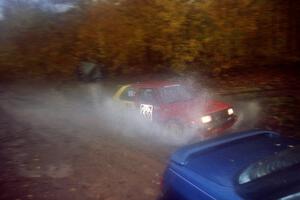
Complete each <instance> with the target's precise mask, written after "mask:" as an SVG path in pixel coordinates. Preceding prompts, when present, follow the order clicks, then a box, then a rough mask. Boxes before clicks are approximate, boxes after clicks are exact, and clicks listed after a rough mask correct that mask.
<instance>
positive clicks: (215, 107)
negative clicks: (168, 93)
mask: <svg viewBox="0 0 300 200" xmlns="http://www.w3.org/2000/svg"><path fill="white" fill-rule="evenodd" d="M229 107H230V105H229V104H227V103H224V102H220V101H216V100H211V99H204V98H201V97H199V98H194V99H192V100H188V101H182V102H176V103H171V104H165V105H164V109H166V110H167V111H168V114H169V115H170V116H169V117H176V118H181V119H183V120H184V121H186V120H188V121H190V120H194V119H199V117H201V116H204V115H208V114H211V113H214V112H218V111H221V110H224V109H228V108H229Z"/></svg>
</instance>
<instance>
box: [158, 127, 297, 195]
mask: <svg viewBox="0 0 300 200" xmlns="http://www.w3.org/2000/svg"><path fill="white" fill-rule="evenodd" d="M299 145H300V142H299V141H298V140H295V139H292V138H288V137H283V136H280V135H279V134H278V133H275V132H271V131H248V132H240V133H234V134H230V135H225V136H223V137H220V138H216V139H213V140H208V141H205V142H200V143H197V144H193V145H190V146H187V147H183V148H181V149H179V150H178V151H177V152H175V153H174V154H173V155H172V156H171V159H170V162H169V164H168V167H167V169H166V171H165V173H164V176H163V180H162V194H161V197H160V199H161V200H215V199H218V200H224V199H226V200H240V199H251V200H253V199H259V200H268V199H276V200H296V199H300V146H299Z"/></svg>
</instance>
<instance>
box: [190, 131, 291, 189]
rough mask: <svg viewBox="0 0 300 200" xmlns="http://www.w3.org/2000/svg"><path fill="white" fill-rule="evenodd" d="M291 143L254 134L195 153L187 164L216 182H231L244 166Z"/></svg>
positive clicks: (234, 180) (225, 184)
mask: <svg viewBox="0 0 300 200" xmlns="http://www.w3.org/2000/svg"><path fill="white" fill-rule="evenodd" d="M291 144H293V142H292V141H291V140H288V139H282V138H277V137H275V138H270V137H268V136H265V135H258V136H253V137H250V138H246V139H242V140H237V141H234V142H230V143H226V144H224V145H220V146H217V147H214V148H210V149H208V150H206V151H201V152H199V153H196V154H195V155H193V156H192V157H191V158H190V159H189V161H188V164H187V167H188V168H190V169H191V170H193V171H194V172H196V173H197V174H199V175H200V176H203V177H204V178H206V179H209V180H211V181H213V182H215V183H217V184H220V185H223V186H232V185H234V184H236V177H237V176H238V175H239V174H240V172H241V171H242V170H243V169H245V168H246V167H248V166H249V165H251V164H252V163H255V162H257V161H258V160H261V159H263V158H265V157H268V156H270V155H274V154H275V153H277V152H279V151H282V150H284V149H286V148H288V145H291Z"/></svg>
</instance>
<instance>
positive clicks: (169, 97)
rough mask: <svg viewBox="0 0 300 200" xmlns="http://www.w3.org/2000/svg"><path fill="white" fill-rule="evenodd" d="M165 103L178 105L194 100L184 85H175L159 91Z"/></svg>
mask: <svg viewBox="0 0 300 200" xmlns="http://www.w3.org/2000/svg"><path fill="white" fill-rule="evenodd" d="M159 94H160V96H161V99H162V102H163V103H167V104H168V103H176V102H181V101H188V100H191V99H192V98H193V95H192V93H191V92H190V91H189V90H188V89H187V88H186V87H185V86H183V85H179V84H175V85H169V86H165V87H163V88H161V89H160V90H159Z"/></svg>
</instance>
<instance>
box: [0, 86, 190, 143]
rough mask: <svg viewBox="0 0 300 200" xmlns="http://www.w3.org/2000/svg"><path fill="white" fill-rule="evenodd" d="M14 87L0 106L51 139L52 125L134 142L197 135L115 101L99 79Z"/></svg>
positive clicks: (178, 140)
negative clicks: (152, 119)
mask: <svg viewBox="0 0 300 200" xmlns="http://www.w3.org/2000/svg"><path fill="white" fill-rule="evenodd" d="M14 87H17V88H10V89H8V90H7V92H5V93H4V95H3V96H2V98H1V100H0V106H1V107H2V109H3V110H5V112H6V113H9V114H10V115H12V117H13V118H14V119H15V120H17V121H18V122H19V123H24V124H27V125H30V127H31V128H32V129H34V130H35V132H38V134H40V135H42V136H43V137H44V138H46V139H50V140H51V133H49V132H53V129H60V130H62V129H63V130H64V131H63V133H64V134H73V135H74V136H75V137H80V138H82V139H83V140H86V141H93V138H94V137H95V136H100V137H110V136H111V137H114V138H118V139H120V140H124V141H130V142H133V143H134V142H136V143H139V142H141V141H143V142H144V143H152V144H155V145H172V146H174V145H175V146H178V145H183V144H186V143H188V142H189V141H191V139H192V138H194V134H193V133H187V134H184V135H181V136H177V135H174V134H173V133H170V132H168V131H166V129H165V128H164V127H163V126H162V125H159V124H155V123H153V122H150V121H147V120H145V119H143V118H142V117H141V116H140V114H139V112H137V111H136V110H130V109H128V108H126V107H124V106H123V105H121V104H120V103H118V102H116V101H114V100H113V99H112V95H111V91H108V90H107V89H105V88H104V87H102V86H101V85H100V84H97V83H92V84H74V85H72V86H56V87H53V86H49V85H46V86H38V87H37V86H31V87H27V86H14ZM49 130H50V131H49ZM74 130H75V131H74ZM60 132H61V131H60Z"/></svg>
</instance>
